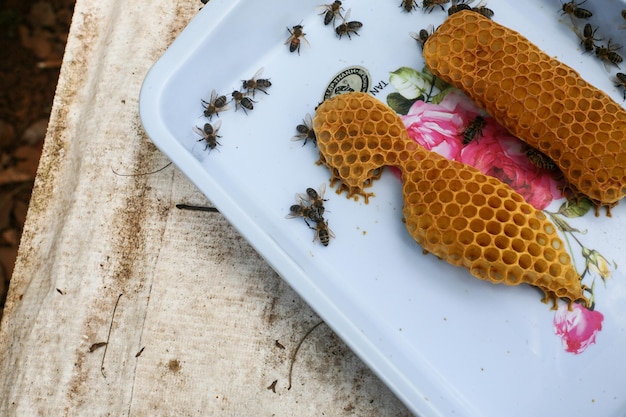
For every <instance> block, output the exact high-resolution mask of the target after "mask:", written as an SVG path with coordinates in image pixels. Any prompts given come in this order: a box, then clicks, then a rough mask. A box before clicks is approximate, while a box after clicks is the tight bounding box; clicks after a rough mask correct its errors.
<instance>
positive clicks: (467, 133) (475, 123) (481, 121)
mask: <svg viewBox="0 0 626 417" xmlns="http://www.w3.org/2000/svg"><path fill="white" fill-rule="evenodd" d="M486 124H487V121H486V120H485V118H484V117H482V116H476V117H475V118H474V120H472V121H471V122H470V123H469V124H468V125H467V127H466V128H465V130H464V131H463V133H462V134H461V136H462V137H463V145H467V144H468V143H470V142H471V141H472V140H474V139H478V138H479V137H480V136H481V135H482V134H483V128H484V127H485V125H486Z"/></svg>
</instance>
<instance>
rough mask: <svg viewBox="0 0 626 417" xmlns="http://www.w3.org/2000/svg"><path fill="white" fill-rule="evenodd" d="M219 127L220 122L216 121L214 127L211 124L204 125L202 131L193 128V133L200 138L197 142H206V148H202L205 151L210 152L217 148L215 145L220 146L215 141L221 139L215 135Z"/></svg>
mask: <svg viewBox="0 0 626 417" xmlns="http://www.w3.org/2000/svg"><path fill="white" fill-rule="evenodd" d="M221 126H222V121H221V120H218V121H217V122H215V124H214V125H212V124H211V123H205V124H204V127H203V128H202V129H200V128H199V127H198V126H194V127H193V130H194V132H196V133H197V134H199V135H200V136H202V137H201V138H200V139H198V142H201V141H205V142H206V147H205V148H204V150H205V151H206V150H207V149H210V150H211V151H212V150H213V149H215V148H216V147H217V145H221V144H220V143H219V142H218V141H217V138H221V136H220V135H218V134H217V132H218V131H219V130H220V127H221ZM209 152H210V151H209Z"/></svg>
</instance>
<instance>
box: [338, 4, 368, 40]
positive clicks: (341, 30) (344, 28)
mask: <svg viewBox="0 0 626 417" xmlns="http://www.w3.org/2000/svg"><path fill="white" fill-rule="evenodd" d="M349 18H350V9H348V11H347V12H346V15H345V16H344V17H343V23H342V24H340V25H339V26H337V27H336V28H335V32H336V33H337V36H339V39H341V37H342V36H343V35H348V38H349V39H352V38H351V37H350V32H352V33H354V34H355V35H359V33H358V32H357V31H358V30H359V29H361V28H362V27H363V23H361V22H357V21H356V20H353V21H351V22H349V21H348V19H349Z"/></svg>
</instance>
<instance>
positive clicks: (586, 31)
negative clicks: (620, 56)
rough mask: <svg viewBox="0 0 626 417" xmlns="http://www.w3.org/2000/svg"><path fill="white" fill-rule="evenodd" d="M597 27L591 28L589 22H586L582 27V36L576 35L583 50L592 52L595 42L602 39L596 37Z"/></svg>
mask: <svg viewBox="0 0 626 417" xmlns="http://www.w3.org/2000/svg"><path fill="white" fill-rule="evenodd" d="M597 30H598V28H595V29H594V28H593V27H592V26H591V23H587V24H586V25H585V27H584V28H583V34H582V36H580V35H578V37H579V38H580V44H581V45H583V48H584V49H585V52H593V50H594V49H595V47H596V42H597V41H600V40H602V39H596V38H595V34H596V31H597Z"/></svg>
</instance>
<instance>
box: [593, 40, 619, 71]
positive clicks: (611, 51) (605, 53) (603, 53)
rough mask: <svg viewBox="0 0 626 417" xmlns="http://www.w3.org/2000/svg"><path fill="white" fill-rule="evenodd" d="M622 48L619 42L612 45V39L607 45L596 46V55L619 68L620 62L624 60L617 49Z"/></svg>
mask: <svg viewBox="0 0 626 417" xmlns="http://www.w3.org/2000/svg"><path fill="white" fill-rule="evenodd" d="M618 49H621V46H620V45H618V44H613V45H611V40H610V39H609V42H608V43H607V45H606V47H604V46H602V45H600V46H596V56H597V57H598V58H600V59H601V60H602V61H604V63H605V65H606V63H611V64H613V65H615V66H616V67H617V68H619V64H620V62H622V61H623V59H622V57H621V56H620V55H619V54H618V53H617V52H615V51H617V50H618Z"/></svg>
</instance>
